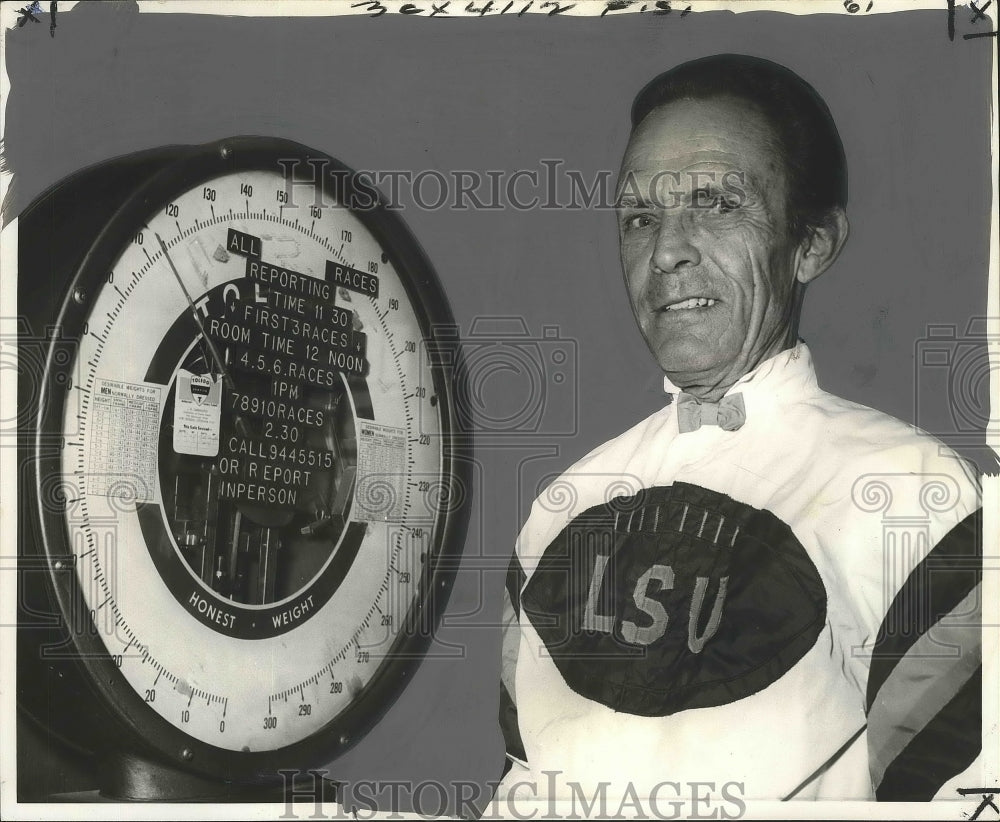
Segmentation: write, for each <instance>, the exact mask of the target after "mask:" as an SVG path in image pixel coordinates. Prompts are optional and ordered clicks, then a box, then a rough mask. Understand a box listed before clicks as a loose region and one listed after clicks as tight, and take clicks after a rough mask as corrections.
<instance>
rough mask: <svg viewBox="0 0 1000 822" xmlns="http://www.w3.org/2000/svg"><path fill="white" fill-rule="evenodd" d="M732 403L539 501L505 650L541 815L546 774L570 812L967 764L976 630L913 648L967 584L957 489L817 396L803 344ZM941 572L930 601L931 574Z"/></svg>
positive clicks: (876, 781) (667, 423) (890, 439)
mask: <svg viewBox="0 0 1000 822" xmlns="http://www.w3.org/2000/svg"><path fill="white" fill-rule="evenodd" d="M667 387H668V390H672V391H676V389H674V388H673V387H672V386H670V385H669V383H668V385H667ZM737 393H739V394H740V395H741V396H742V403H743V406H744V407H745V413H746V420H745V422H744V424H743V425H742V427H740V428H738V429H737V430H724V429H723V428H720V427H719V426H718V425H712V424H706V425H702V426H701V427H700V428H698V429H697V430H694V431H687V432H685V433H679V431H678V422H677V416H676V403H673V404H669V405H667V406H665V407H664V408H663V409H661V410H659V411H657V412H656V413H654V414H652V415H651V416H650V417H648V418H647V419H645V420H643V421H642V422H641V423H639V424H638V425H636V426H635V427H633V428H632V429H630V430H628V431H626V432H625V433H623V434H622V435H621V436H619V437H616V438H615V439H613V440H611V441H609V442H607V443H605V444H604V445H601V446H600V447H598V448H596V449H595V450H594V451H592V452H591V453H590V454H588V455H587V456H586V457H584V458H583V459H581V460H580V461H579V462H577V463H576V464H575V465H573V466H572V467H571V468H570V469H568V470H567V471H566V472H565V473H564V474H562V475H561V476H560V477H559V478H558V479H556V480H555V481H554V482H553V483H552V484H551V485H549V486H548V487H547V488H546V489H545V491H543V492H542V494H541V495H540V496H539V498H538V499H537V500H536V501H535V503H534V505H533V507H532V509H531V514H530V516H529V518H528V520H527V522H526V523H525V525H524V527H523V530H522V531H521V534H520V536H519V538H518V541H517V545H516V554H515V558H516V565H519V570H518V571H517V573H516V574H515V575H514V576H513V579H514V580H515V581H514V584H513V586H510V585H509V588H510V593H511V599H512V600H513V602H512V603H511V604H512V605H513V606H514V609H515V611H516V617H515V621H514V622H513V623H512V626H513V630H512V631H511V633H510V635H508V636H507V637H505V662H506V667H507V669H508V670H507V671H506V672H505V673H507V674H508V676H506V677H505V686H506V687H505V697H510V698H511V699H512V702H513V706H514V707H516V722H517V725H518V727H519V730H520V738H521V741H522V742H523V751H518V752H517V753H516V757H517V758H524V759H526V761H527V766H528V768H529V769H530V773H529V772H525V771H523V770H519V771H518V772H517V773H516V774H511V775H510V776H508V780H507V781H509V780H510V779H511V778H513V777H515V776H516V778H518V779H519V780H525V779H529V780H534V781H535V783H536V787H535V788H534V789H533V791H534V795H535V796H537V797H539V798H541V797H544V796H545V794H546V791H551V790H552V786H554V785H556V786H558V787H556V788H555V790H556V792H557V793H565V791H566V788H565V787H564V786H563V783H562V782H561V781H560V780H567V781H572V782H575V783H576V784H577V785H579V786H582V789H583V790H584V791H585V792H586V793H587V795H591V794H592V793H593V791H594V790H595V789H596V788H597V786H599V785H600V784H601V783H604V784H606V785H608V786H609V791H610V792H611V793H612V794H613V793H614V792H615V791H618V792H619V794H620V793H621V792H622V791H631V792H633V793H634V794H636V795H638V796H649V795H650V794H651V792H652V793H657V792H659V793H660V795H661V796H666V795H667V793H668V791H667V790H666V789H664V788H662V786H663V784H664V783H672V784H684V783H691V782H711V783H713V784H714V785H715V790H716V791H718V790H721V789H722V786H724V785H726V784H727V783H736V784H738V785H739V791H740V795H741V796H742V797H743V798H745V799H783V798H788V797H792V796H794V798H796V799H807V798H814V799H819V798H826V799H871V798H875V796H876V791H877V789H880V786H881V790H882V792H883V793H884V796H883V793H880V794H879V798H916V797H914V796H913V795H911V794H910V793H908V792H909V791H911V790H912V788H913V785H915V784H918V783H921V782H924V781H926V782H928V784H930V783H934V784H935V785H940V784H941V783H942V782H943V781H944V780H946V779H948V778H950V777H951V776H953V775H954V773H957V771H958V770H962V769H963V768H964V767H965V766H966V765H968V764H969V762H970V761H972V758H974V756H975V753H976V750H974V749H975V748H977V747H978V729H977V728H976V727H975V723H974V720H972V719H970V717H969V716H967V715H968V714H969V713H970V711H969V709H968V706H969V705H971V704H972V703H973V702H975V700H977V699H978V687H980V686H979V682H980V680H979V679H978V678H977V677H978V676H979V668H978V665H979V657H978V639H976V640H975V641H973V640H972V639H970V637H973V635H974V629H973V628H970V627H969V625H970V620H969V619H966V620H965V623H963V624H962V625H959V626H958V627H957V628H954V627H953V628H952V629H950V630H953V631H959V632H961V631H964V632H965V633H964V634H963V635H962V636H963V637H964V639H965V640H966V642H965V644H964V645H963V646H962V651H961V652H960V653H959V654H958V655H957V656H956V654H954V653H952V654H950V655H948V654H944V655H942V654H940V653H938V654H933V653H930V654H928V653H926V651H927V648H928V643H929V642H931V640H930V639H929V636H930V634H929V633H928V630H929V628H930V627H931V626H932V625H935V624H936V625H937V628H938V629H939V630H938V635H936V636H938V639H936V640H935V641H937V642H938V643H940V641H941V640H940V638H939V635H940V629H941V624H946V623H948V620H947V619H945V620H944V623H939V620H941V618H942V616H943V615H946V614H947V613H948V612H952V613H951V616H952V617H954V616H955V614H956V613H958V612H960V611H961V608H962V607H966V609H968V607H969V603H970V602H973V600H974V594H973V593H971V592H973V591H975V590H978V589H977V588H976V586H977V583H978V579H979V577H978V575H977V573H976V572H975V571H974V570H972V571H970V570H969V569H970V564H969V561H968V560H967V559H965V560H963V558H967V557H968V556H970V555H972V554H975V553H976V551H977V548H976V545H975V543H976V540H977V537H976V535H975V533H974V526H975V519H976V516H977V512H978V511H979V508H980V496H979V486H978V480H977V479H976V477H975V475H974V473H973V472H972V471H971V469H970V467H969V466H968V465H966V464H965V463H964V462H963V461H962V460H960V459H958V458H957V457H956V456H955V455H954V454H953V453H952V452H950V451H949V450H948V449H947V448H945V447H944V446H943V445H942V444H941V443H940V442H938V441H937V440H936V439H934V438H933V437H930V436H929V435H927V434H924V433H922V432H920V431H918V430H916V429H914V428H913V427H912V426H909V425H906V424H904V423H902V422H900V421H899V420H896V419H894V418H892V417H890V416H888V415H886V414H883V413H881V412H879V411H875V410H873V409H870V408H866V407H864V406H861V405H858V404H856V403H852V402H849V401H847V400H844V399H841V398H838V397H836V396H833V395H831V394H829V393H827V392H825V391H823V390H821V389H820V387H819V386H818V384H817V381H816V376H815V372H814V370H813V365H812V359H811V356H810V353H809V349H808V347H807V346H806V345H805V344H804V343H802V342H800V343H799V344H798V345H796V346H795V347H794V348H791V349H788V350H785V351H783V352H781V353H779V354H778V355H776V356H774V357H772V358H771V359H769V360H767V361H766V362H764V363H762V364H760V365H759V366H758V367H757V368H756V369H755V370H754V371H752V372H751V373H749V374H747V375H745V376H744V377H743V378H742V379H741V380H739V381H738V382H737V383H736V384H735V385H734V386H733V387H732V388H731V389H730V390H729V391H728V392H727V396H731V395H735V394H737ZM932 552H933V554H932ZM930 554H932V556H931V557H929V555H930ZM938 555H942V556H943V558H944V559H943V560H942V561H943V562H944V566H945V572H944V574H945V576H944V577H942V578H943V579H945V584H943V585H940V586H937V588H938V589H941V590H937V589H935V588H933V586H928V585H927V576H928V570H927V568H926V567H925V566H926V565H927V564H928V562H929V560H930V559H931V558H933V559H934V560H935V561H937V560H938V559H939V556H938ZM955 557H959V561H958V562H957V564H956V562H955V561H954V558H955ZM963 561H964V565H963ZM949 563H950V564H949ZM949 574H950V576H949ZM944 589H947V593H944ZM928 597H930V598H931V599H928ZM931 600H933V601H931ZM935 609H936V610H935ZM931 611H933V613H931ZM914 614H915V615H914ZM952 622H953V623H955V622H956V620H955V619H952ZM958 622H961V619H958ZM956 624H957V623H956ZM953 635H954V636H958V634H953ZM949 636H952V635H949ZM976 636H978V635H976ZM970 643H972V644H973V645H975V649H973V648H972V647H971V645H970ZM873 651H875V658H873ZM942 657H943V658H942ZM928 682H930V683H931V686H930V687H923V686H919V685H915V684H914V683H928ZM506 692H509V693H506ZM900 694H904V695H905V696H903V697H901V696H900ZM976 710H977V711H978V708H977V709H976ZM502 712H503V707H502ZM957 716H963V717H964V718H963V719H961V720H956V717H957ZM963 723H964V726H965V727H962V728H959V727H958V726H959V725H963ZM501 724H503V723H501ZM942 733H943V734H944V737H942V736H941V734H942ZM956 735H957V736H956ZM942 739H943V740H944V741H942ZM949 746H951V747H949ZM952 748H953V749H954V750H953V751H952ZM942 751H946V752H948V756H945V757H944V758H945V759H946V760H949V761H946V762H944V763H943V764H942V762H941V761H939V760H940V759H941V758H942V756H941V752H942ZM928 755H929V756H930V759H928ZM950 760H954V761H950ZM914 763H915V764H914ZM956 769H957V770H956ZM553 772H554V773H556V774H557V775H558V776H557V777H556V778H555V781H553V777H552V776H551V774H552V773H553ZM928 772H929V773H930V775H929V776H928V775H927V773H928ZM546 786H548V787H546ZM657 786H661V787H660V788H657ZM900 786H902V787H900ZM732 790H734V791H735V790H736V789H735V788H733V789H732ZM927 790H928V791H929V795H928V796H926V797H923V798H929V796H930V795H933V792H934V790H933V788H928V789H927Z"/></svg>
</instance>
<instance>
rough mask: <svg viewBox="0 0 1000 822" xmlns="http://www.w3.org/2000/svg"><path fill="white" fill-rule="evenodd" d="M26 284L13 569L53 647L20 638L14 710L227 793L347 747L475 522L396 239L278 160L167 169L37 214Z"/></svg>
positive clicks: (136, 166) (67, 196) (436, 303)
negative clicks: (24, 463) (56, 632)
mask: <svg viewBox="0 0 1000 822" xmlns="http://www.w3.org/2000/svg"><path fill="white" fill-rule="evenodd" d="M129 189H132V191H129ZM126 194H127V195H128V196H126ZM112 201H114V203H115V210H114V213H113V214H108V215H105V216H104V217H100V216H95V213H94V212H95V211H96V212H100V209H101V208H102V204H107V203H109V202H112ZM103 207H104V208H107V206H106V205H105V206H103ZM67 218H70V219H69V220H67ZM73 219H75V220H76V221H77V225H78V228H77V229H74V227H73V226H74V224H73V223H72V220H73ZM97 220H100V221H101V224H100V225H94V223H95V221H97ZM57 223H58V224H59V225H61V226H63V227H64V229H65V232H64V233H65V234H66V236H67V238H68V239H67V240H66V241H65V242H64V243H62V245H61V246H60V240H59V239H58V235H57V236H56V237H52V232H53V231H54V230H57V229H58V226H57V225H56V224H57ZM88 225H90V226H91V228H90V229H88V228H87V226H88ZM46 234H48V236H49V241H48V242H45V241H44V235H46ZM19 281H20V283H21V286H20V295H21V305H22V313H24V312H25V311H27V312H28V316H29V317H32V319H33V326H32V330H34V329H36V328H37V329H42V328H46V329H47V331H46V332H45V334H44V338H43V339H41V340H40V341H37V342H36V343H35V345H36V348H38V349H39V350H40V351H41V352H42V355H41V356H43V357H44V366H43V367H44V376H43V378H42V379H41V382H40V384H38V385H35V384H34V383H33V382H32V379H31V375H30V373H29V370H28V369H25V368H22V369H21V371H22V379H21V383H22V386H21V405H22V415H23V419H24V420H25V423H24V425H23V426H22V428H23V431H22V433H25V432H26V433H27V434H30V441H28V440H27V439H25V442H23V443H22V449H23V450H24V451H26V452H27V451H30V452H31V459H30V460H28V462H29V463H30V471H29V473H28V474H27V475H26V476H22V477H21V482H22V483H25V481H26V480H27V481H28V483H29V484H30V486H31V488H33V490H34V492H35V493H34V504H33V505H32V507H31V508H30V509H28V510H26V511H23V512H22V513H23V515H24V518H26V522H25V523H24V525H23V528H22V555H23V556H26V557H34V558H36V559H39V560H41V561H42V562H43V564H44V567H45V574H43V577H44V586H43V590H41V589H39V590H36V588H37V586H35V587H32V585H31V584H29V583H26V584H27V585H28V588H29V589H30V590H28V591H27V593H28V595H29V598H30V596H32V595H34V596H48V597H49V598H50V599H51V601H52V602H53V603H54V604H55V606H56V608H57V610H58V612H59V613H61V615H62V617H63V619H62V623H63V626H64V627H63V629H62V633H61V634H60V636H59V638H58V640H53V638H52V636H50V635H49V634H51V630H50V632H49V634H46V633H45V632H44V631H43V632H41V633H39V632H38V631H34V632H29V631H22V632H21V633H22V635H21V637H20V643H21V646H22V654H21V659H22V664H23V665H25V666H28V667H29V670H28V675H26V673H25V671H24V670H22V671H21V674H20V682H19V684H21V683H23V685H24V687H21V688H20V689H19V690H20V696H21V702H22V705H23V706H25V707H26V708H27V709H28V710H29V711H30V712H31V713H33V714H34V715H35V716H36V718H40V719H42V721H43V722H45V723H47V724H49V725H51V726H53V727H55V728H56V730H57V731H58V732H60V733H62V734H64V735H65V736H67V737H69V738H70V739H71V740H73V741H75V742H76V743H77V744H83V745H84V747H88V748H91V749H99V748H101V747H102V746H105V747H106V746H107V745H111V746H112V747H113V746H114V745H117V744H122V743H121V740H122V739H126V740H130V742H129V743H127V744H131V745H133V746H134V747H135V749H136V750H138V751H140V752H141V753H144V754H145V755H151V756H154V757H156V758H157V759H158V760H159V761H165V762H167V763H170V764H171V765H172V766H174V767H177V768H181V769H187V770H190V771H194V772H196V773H199V774H202V775H205V776H210V777H212V778H219V779H224V780H254V779H260V778H267V776H268V775H273V773H274V771H275V770H276V769H278V768H288V767H299V766H302V767H305V766H315V765H317V764H319V763H322V762H323V761H328V759H329V758H331V757H332V756H335V755H336V754H337V753H338V751H340V750H342V749H344V748H345V747H347V746H349V745H351V744H353V743H354V742H355V741H356V740H357V738H358V737H359V736H360V735H361V734H362V733H364V731H365V730H366V729H367V728H368V727H370V725H371V724H372V722H373V721H374V720H375V718H377V717H378V715H380V713H381V712H382V711H384V710H385V708H386V707H387V706H388V705H389V704H390V703H391V702H392V700H393V699H394V698H395V696H396V695H397V694H398V692H399V690H400V688H401V687H402V686H403V684H404V682H405V680H406V677H407V675H408V674H409V673H410V672H411V671H412V669H413V666H414V665H415V664H416V663H417V662H418V661H419V659H420V656H421V652H422V651H423V650H424V649H425V647H426V643H427V641H428V636H429V632H430V629H431V627H432V626H433V625H434V624H435V623H436V620H437V617H438V615H439V613H440V610H441V607H442V605H443V602H444V600H445V597H446V594H447V590H448V588H449V586H450V583H451V580H452V578H453V576H454V563H448V564H446V563H442V559H443V558H444V557H446V556H448V555H452V554H456V553H457V552H459V551H460V549H461V543H462V539H463V536H464V525H465V521H464V517H465V511H466V506H465V502H466V501H467V499H468V478H467V475H466V473H465V469H464V465H465V463H464V461H463V459H462V458H461V454H460V453H459V451H458V449H457V447H456V445H455V438H454V436H453V435H454V431H453V428H452V426H453V419H454V417H453V414H454V397H453V386H452V374H453V370H454V368H455V365H456V357H457V353H458V352H457V351H456V348H455V345H454V342H455V341H454V338H453V337H451V336H448V337H447V339H443V340H441V341H440V344H439V340H438V338H437V336H436V335H437V332H438V330H439V329H447V328H449V327H453V321H452V318H451V315H450V312H449V309H448V305H447V302H446V300H445V298H444V295H443V293H442V291H441V288H440V285H439V283H438V280H437V278H436V276H435V275H434V273H433V271H432V269H431V267H430V265H429V264H428V262H427V261H426V259H425V258H424V256H423V255H422V253H421V252H420V250H419V247H418V245H417V244H416V242H415V241H414V240H413V238H412V237H411V235H410V234H409V232H408V231H407V230H406V229H405V227H404V225H403V223H402V221H401V220H400V219H399V217H398V215H397V214H395V213H394V212H392V211H390V210H387V209H386V208H384V207H383V206H382V205H381V204H380V202H379V200H378V195H377V192H376V191H375V190H374V189H373V188H371V187H370V186H366V185H365V183H364V180H363V179H359V178H358V177H357V176H356V175H354V174H352V173H351V172H350V171H349V170H348V169H346V168H345V167H344V166H342V165H341V164H340V163H338V162H337V161H335V160H333V159H332V158H330V157H328V156H325V155H323V154H320V153H318V152H314V151H311V150H308V149H306V148H304V147H302V146H299V145H297V144H294V143H289V142H287V141H280V140H272V139H263V138H234V139H230V140H224V141H221V142H219V143H215V144H211V145H207V146H200V147H190V148H188V147H183V148H172V149H168V150H164V151H162V152H153V153H147V154H145V155H140V156H138V157H133V158H127V159H126V160H123V161H119V162H117V163H111V164H106V165H105V166H101V167H96V168H95V169H91V170H89V171H86V172H83V173H82V174H80V175H77V177H76V178H73V179H71V180H70V181H69V182H68V183H66V184H63V185H61V186H59V187H57V188H56V189H55V190H54V191H53V192H50V193H49V194H48V195H47V196H45V197H43V198H42V199H41V200H40V201H39V202H38V203H36V204H35V205H34V206H33V207H32V208H31V209H30V210H29V211H28V212H26V213H25V215H23V216H22V217H21V232H20V270H19ZM22 348H23V349H24V350H25V351H27V350H28V349H27V348H25V347H24V345H23V344H22ZM25 409H27V410H28V412H29V413H28V414H26V415H24V411H25ZM22 489H23V490H22V495H23V494H24V493H28V492H29V489H28V488H27V487H25V486H24V485H22ZM444 565H448V567H444ZM23 598H24V597H22V599H23ZM39 678H40V679H41V680H42V681H44V682H46V683H47V684H46V685H45V687H42V688H40V687H39V684H38V683H39V681H40V680H39ZM67 681H68V682H69V683H70V684H69V686H66V685H65V682H67ZM53 683H59V684H53ZM59 687H63V689H64V691H65V693H63V692H60V693H61V694H62V695H61V696H60V699H59V700H58V701H59V707H53V703H54V702H55V700H53V698H52V694H51V693H50V692H49V690H50V689H52V688H57V689H58V688H59ZM67 687H68V690H66V689H67ZM41 691H44V692H45V695H44V696H39V692H41ZM67 694H68V695H67ZM92 703H93V705H96V707H94V708H92V707H91V704H92ZM83 712H93V713H94V716H95V717H98V719H97V720H96V721H92V722H89V723H88V721H87V720H85V719H82V718H80V716H79V715H80V714H81V713H83ZM95 725H101V726H104V727H102V728H96V729H95V728H94V727H93V726H95ZM123 735H124V736H123ZM107 737H113V738H114V739H115V740H118V741H117V742H114V741H112V742H101V741H100V740H101V739H102V738H107ZM81 740H85V741H83V742H81Z"/></svg>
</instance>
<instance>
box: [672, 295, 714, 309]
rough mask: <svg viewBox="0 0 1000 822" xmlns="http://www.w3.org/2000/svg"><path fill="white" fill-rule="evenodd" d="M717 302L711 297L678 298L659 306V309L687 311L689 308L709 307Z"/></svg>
mask: <svg viewBox="0 0 1000 822" xmlns="http://www.w3.org/2000/svg"><path fill="white" fill-rule="evenodd" d="M717 302H718V300H716V299H715V298H713V297H689V298H688V299H686V300H679V301H678V302H675V303H667V304H666V305H663V306H661V307H660V309H659V310H660V311H688V310H690V309H699V308H711V307H712V306H713V305H715V304H716V303H717Z"/></svg>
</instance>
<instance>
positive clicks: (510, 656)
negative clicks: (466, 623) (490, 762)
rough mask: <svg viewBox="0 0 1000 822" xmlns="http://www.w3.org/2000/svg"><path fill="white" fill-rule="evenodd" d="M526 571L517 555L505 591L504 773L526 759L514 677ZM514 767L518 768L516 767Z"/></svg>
mask: <svg viewBox="0 0 1000 822" xmlns="http://www.w3.org/2000/svg"><path fill="white" fill-rule="evenodd" d="M524 579H525V576H524V572H523V571H522V570H521V565H520V563H519V562H518V559H517V555H516V554H515V555H514V556H513V557H512V558H511V561H510V566H509V568H508V571H507V584H506V585H505V587H504V594H503V613H502V616H501V623H502V640H501V647H500V731H501V733H502V734H503V739H504V748H505V751H506V760H505V763H504V771H503V773H504V775H505V776H506V775H507V773H508V772H509V771H510V770H511V767H512V765H514V764H518V765H521V766H523V765H524V763H525V762H526V761H527V756H526V755H525V752H524V743H523V742H522V741H521V732H520V730H519V728H518V724H517V703H516V701H515V700H516V693H515V690H514V676H515V673H516V670H517V653H518V647H519V646H520V643H521V626H520V616H521V613H520V611H521V609H520V599H521V586H522V585H523V584H524ZM515 770H517V769H516V768H515Z"/></svg>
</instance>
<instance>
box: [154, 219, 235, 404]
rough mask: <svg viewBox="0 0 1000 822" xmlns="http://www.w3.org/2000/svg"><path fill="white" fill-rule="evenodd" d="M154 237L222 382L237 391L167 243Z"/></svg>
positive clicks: (160, 238)
mask: <svg viewBox="0 0 1000 822" xmlns="http://www.w3.org/2000/svg"><path fill="white" fill-rule="evenodd" d="M153 236H154V237H156V241H157V242H158V243H159V244H160V248H161V249H163V256H164V258H165V259H166V261H167V263H168V264H169V265H170V270H171V271H173V272H174V277H176V278H177V284H178V285H179V286H180V287H181V291H183V292H184V297H185V299H186V300H187V302H188V307H189V308H190V309H191V316H192V317H194V321H195V322H196V323H197V324H198V330H200V331H201V336H202V337H204V339H205V342H207V343H208V348H209V351H211V352H212V359H214V360H215V365H216V366H217V367H218V369H219V372H220V373H221V374H222V381H223V382H224V383H225V384H226V388H228V389H229V390H230V391H235V390H236V386H235V385H234V384H233V378H232V377H230V376H229V372H228V371H227V370H226V365H225V363H224V362H223V360H222V356H221V355H220V354H219V350H218V349H217V348H216V347H215V343H214V342H212V338H211V337H209V336H208V332H206V331H205V325H204V323H202V321H201V315H200V314H199V313H198V308H197V307H196V306H195V304H194V300H192V299H191V295H190V294H188V290H187V288H186V287H185V286H184V281H183V280H182V279H181V275H180V272H178V270H177V266H175V265H174V261H173V260H172V259H171V258H170V252H169V251H167V245H166V243H164V242H163V238H162V237H161V236H160V235H159V234H158V233H157V232H155V231H154V232H153Z"/></svg>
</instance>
